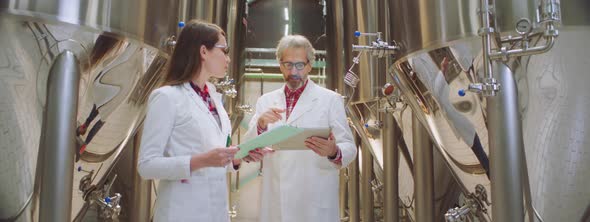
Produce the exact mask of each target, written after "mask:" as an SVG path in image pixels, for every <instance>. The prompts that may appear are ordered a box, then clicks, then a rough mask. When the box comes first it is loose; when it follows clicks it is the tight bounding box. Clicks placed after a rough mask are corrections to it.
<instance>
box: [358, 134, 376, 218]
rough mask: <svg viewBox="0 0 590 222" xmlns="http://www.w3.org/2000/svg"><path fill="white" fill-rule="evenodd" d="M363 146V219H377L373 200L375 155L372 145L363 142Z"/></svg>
mask: <svg viewBox="0 0 590 222" xmlns="http://www.w3.org/2000/svg"><path fill="white" fill-rule="evenodd" d="M361 147H362V160H363V162H362V166H363V168H362V169H361V172H362V173H361V179H362V182H361V203H362V205H361V206H362V210H363V216H362V218H363V221H375V213H374V211H375V209H374V204H373V203H374V202H373V186H372V184H371V182H372V181H373V155H372V154H371V151H370V149H371V147H368V146H366V145H364V144H361Z"/></svg>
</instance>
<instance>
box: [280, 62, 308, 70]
mask: <svg viewBox="0 0 590 222" xmlns="http://www.w3.org/2000/svg"><path fill="white" fill-rule="evenodd" d="M281 65H283V67H285V68H286V69H289V70H290V69H292V68H293V66H295V68H296V69H297V70H303V68H305V66H306V65H307V62H281Z"/></svg>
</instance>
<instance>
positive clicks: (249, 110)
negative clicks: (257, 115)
mask: <svg viewBox="0 0 590 222" xmlns="http://www.w3.org/2000/svg"><path fill="white" fill-rule="evenodd" d="M236 110H238V111H240V112H242V113H252V112H254V110H253V109H252V106H250V105H248V104H244V105H238V106H236Z"/></svg>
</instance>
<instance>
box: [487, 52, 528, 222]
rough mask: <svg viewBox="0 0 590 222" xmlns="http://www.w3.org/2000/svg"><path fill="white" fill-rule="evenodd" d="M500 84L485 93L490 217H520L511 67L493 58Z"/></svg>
mask: <svg viewBox="0 0 590 222" xmlns="http://www.w3.org/2000/svg"><path fill="white" fill-rule="evenodd" d="M494 64H495V67H494V68H495V69H496V70H497V75H496V76H497V77H498V81H499V83H500V84H502V86H503V88H502V91H500V93H499V94H498V95H497V96H495V97H487V102H488V106H487V113H488V118H489V119H488V124H489V128H488V129H489V131H488V132H489V141H490V154H491V155H490V156H491V163H490V166H491V167H490V168H491V171H492V172H491V175H492V179H491V186H492V204H493V206H492V207H493V208H492V209H493V210H492V218H494V220H495V221H523V220H524V211H523V202H522V198H523V192H522V181H521V178H522V171H521V169H522V167H523V164H522V159H523V158H522V156H521V155H522V149H523V148H524V145H523V139H522V128H521V120H520V115H519V112H518V95H517V88H516V82H515V80H514V78H513V74H512V71H511V70H510V69H509V68H508V67H507V66H506V65H504V64H503V63H497V62H495V63H494Z"/></svg>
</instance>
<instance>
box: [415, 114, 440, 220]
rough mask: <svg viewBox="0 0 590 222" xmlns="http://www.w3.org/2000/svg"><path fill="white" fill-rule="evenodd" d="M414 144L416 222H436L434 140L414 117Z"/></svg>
mask: <svg viewBox="0 0 590 222" xmlns="http://www.w3.org/2000/svg"><path fill="white" fill-rule="evenodd" d="M412 135H413V142H414V196H415V197H416V209H415V215H416V221H418V222H426V221H427V222H430V221H435V220H434V169H433V164H434V162H433V149H432V140H430V135H429V134H428V131H426V128H424V126H422V123H420V121H419V120H418V117H417V116H416V115H415V114H413V115H412Z"/></svg>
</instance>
